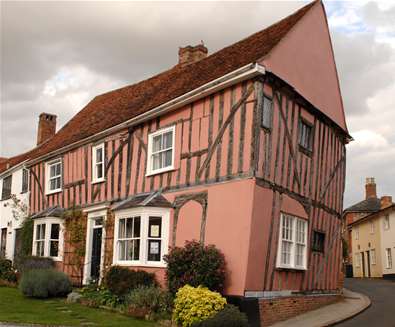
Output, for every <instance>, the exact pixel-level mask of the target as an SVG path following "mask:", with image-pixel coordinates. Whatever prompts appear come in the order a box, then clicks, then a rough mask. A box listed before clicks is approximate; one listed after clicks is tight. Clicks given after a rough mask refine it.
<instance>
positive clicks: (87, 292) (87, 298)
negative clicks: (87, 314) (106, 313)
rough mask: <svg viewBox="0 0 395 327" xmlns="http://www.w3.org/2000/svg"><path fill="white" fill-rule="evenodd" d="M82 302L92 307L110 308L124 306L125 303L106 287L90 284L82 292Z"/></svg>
mask: <svg viewBox="0 0 395 327" xmlns="http://www.w3.org/2000/svg"><path fill="white" fill-rule="evenodd" d="M81 295H82V302H83V303H84V304H86V305H88V306H90V307H95V308H97V307H100V306H108V307H111V308H116V307H118V306H120V305H122V303H123V301H122V299H121V298H119V297H118V296H117V295H115V294H113V293H111V292H110V291H109V290H108V289H106V288H105V287H104V286H98V285H97V284H94V283H92V284H89V285H87V286H85V287H84V288H83V289H82V290H81Z"/></svg>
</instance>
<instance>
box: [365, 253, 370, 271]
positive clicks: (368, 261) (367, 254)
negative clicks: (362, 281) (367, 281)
mask: <svg viewBox="0 0 395 327" xmlns="http://www.w3.org/2000/svg"><path fill="white" fill-rule="evenodd" d="M366 265H367V266H366V268H367V269H366V270H367V272H368V274H367V276H366V277H370V253H369V251H366Z"/></svg>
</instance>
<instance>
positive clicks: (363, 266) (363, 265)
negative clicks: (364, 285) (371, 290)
mask: <svg viewBox="0 0 395 327" xmlns="http://www.w3.org/2000/svg"><path fill="white" fill-rule="evenodd" d="M361 257H362V277H366V275H365V252H361Z"/></svg>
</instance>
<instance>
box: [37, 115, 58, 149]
mask: <svg viewBox="0 0 395 327" xmlns="http://www.w3.org/2000/svg"><path fill="white" fill-rule="evenodd" d="M55 132H56V115H52V114H47V113H45V112H43V113H41V114H40V118H39V120H38V130H37V145H40V144H41V143H44V142H45V141H47V140H48V139H50V138H51V137H52V136H54V135H55Z"/></svg>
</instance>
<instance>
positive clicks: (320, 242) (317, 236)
mask: <svg viewBox="0 0 395 327" xmlns="http://www.w3.org/2000/svg"><path fill="white" fill-rule="evenodd" d="M311 249H312V250H313V251H317V252H324V249H325V233H322V232H317V231H313V239H312V245H311Z"/></svg>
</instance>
